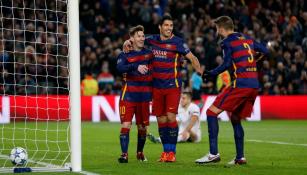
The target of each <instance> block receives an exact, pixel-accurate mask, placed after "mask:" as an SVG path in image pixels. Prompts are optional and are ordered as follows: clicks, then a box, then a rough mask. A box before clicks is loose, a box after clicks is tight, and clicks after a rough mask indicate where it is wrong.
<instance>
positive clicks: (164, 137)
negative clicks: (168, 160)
mask: <svg viewBox="0 0 307 175" xmlns="http://www.w3.org/2000/svg"><path fill="white" fill-rule="evenodd" d="M158 127H159V135H160V139H161V143H162V145H163V151H164V152H168V151H169V141H168V127H167V123H161V122H158Z"/></svg>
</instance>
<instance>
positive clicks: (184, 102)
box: [180, 94, 191, 107]
mask: <svg viewBox="0 0 307 175" xmlns="http://www.w3.org/2000/svg"><path fill="white" fill-rule="evenodd" d="M190 102H191V99H190V98H189V97H188V96H187V95H186V94H182V95H181V99H180V104H181V106H183V107H184V106H186V105H188V104H190Z"/></svg>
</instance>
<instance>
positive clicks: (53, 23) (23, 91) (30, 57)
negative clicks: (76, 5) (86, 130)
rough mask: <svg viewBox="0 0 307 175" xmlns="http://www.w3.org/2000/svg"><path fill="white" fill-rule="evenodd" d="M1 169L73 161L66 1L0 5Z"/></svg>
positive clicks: (3, 1) (17, 0) (5, 0)
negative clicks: (17, 157) (21, 154)
mask: <svg viewBox="0 0 307 175" xmlns="http://www.w3.org/2000/svg"><path fill="white" fill-rule="evenodd" d="M0 69H1V71H0V114H1V116H0V123H1V124H0V167H2V168H4V167H12V166H13V165H12V163H11V161H10V160H9V159H8V155H9V153H10V151H11V149H13V148H14V147H23V148H25V149H26V150H27V152H28V156H29V161H28V163H27V164H26V165H24V166H35V167H36V166H38V167H40V166H55V165H56V166H62V165H64V163H65V162H67V160H68V158H69V157H70V146H69V115H68V113H69V99H68V94H69V86H68V85H69V76H68V74H69V72H68V32H67V1H65V0H52V1H51V0H0Z"/></svg>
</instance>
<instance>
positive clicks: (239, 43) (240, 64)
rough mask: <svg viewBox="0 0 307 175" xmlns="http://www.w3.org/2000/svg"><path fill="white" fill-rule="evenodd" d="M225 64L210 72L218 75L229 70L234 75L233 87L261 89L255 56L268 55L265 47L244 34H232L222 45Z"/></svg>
mask: <svg viewBox="0 0 307 175" xmlns="http://www.w3.org/2000/svg"><path fill="white" fill-rule="evenodd" d="M221 47H222V49H223V55H224V56H223V57H224V62H223V64H222V65H220V66H218V67H217V68H215V69H213V70H211V71H210V74H211V75H218V74H220V73H222V72H224V71H225V70H227V69H230V68H232V69H231V70H230V72H231V73H232V86H233V87H237V88H259V81H258V72H257V65H256V58H255V55H256V53H257V52H260V53H262V54H264V55H266V54H268V49H267V48H266V47H265V45H263V44H260V43H258V42H256V41H255V40H254V39H252V38H251V37H249V36H246V35H244V34H242V33H232V34H230V35H229V36H228V37H226V38H225V39H224V40H223V41H222V43H221Z"/></svg>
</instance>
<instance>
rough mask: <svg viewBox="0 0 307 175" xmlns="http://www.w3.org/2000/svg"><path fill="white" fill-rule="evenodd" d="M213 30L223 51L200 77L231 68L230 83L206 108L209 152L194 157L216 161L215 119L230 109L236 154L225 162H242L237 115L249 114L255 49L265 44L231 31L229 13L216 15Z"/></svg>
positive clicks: (254, 84) (256, 85)
mask: <svg viewBox="0 0 307 175" xmlns="http://www.w3.org/2000/svg"><path fill="white" fill-rule="evenodd" d="M214 23H215V24H216V28H217V33H218V34H219V35H221V36H222V37H223V38H224V39H223V40H222V43H221V47H222V49H223V54H224V62H223V64H222V65H220V66H218V67H217V68H215V69H213V70H211V71H205V72H204V74H203V77H204V79H206V78H207V77H208V76H217V75H218V74H220V73H222V72H223V71H225V70H227V69H232V71H231V72H232V75H233V81H232V84H231V86H230V87H228V88H226V89H225V91H223V92H222V93H220V94H219V95H218V96H217V98H216V99H215V101H214V102H213V104H212V105H211V106H210V107H209V109H208V110H207V124H208V133H209V145H210V152H209V153H208V154H207V155H205V156H204V157H202V158H200V159H197V160H196V161H195V162H196V163H212V162H218V161H220V154H219V152H218V141H217V138H218V132H219V126H218V120H217V116H218V115H219V114H220V113H221V112H222V111H224V110H225V111H227V112H231V115H230V119H231V123H232V126H233V130H234V139H235V145H236V157H235V158H234V160H232V161H231V162H229V164H239V165H241V164H246V159H245V157H244V130H243V127H242V125H241V119H243V118H246V117H250V115H251V112H252V109H253V105H254V102H255V99H256V97H257V94H258V88H259V82H258V72H257V66H256V62H257V60H256V53H257V52H258V53H261V54H262V56H263V55H266V54H268V50H267V48H266V47H265V46H264V45H262V44H260V43H258V42H256V41H255V40H253V39H252V38H250V37H249V36H246V35H244V34H242V33H237V32H234V24H233V21H232V19H231V18H230V17H228V16H221V17H219V18H217V19H216V20H215V21H214Z"/></svg>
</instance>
